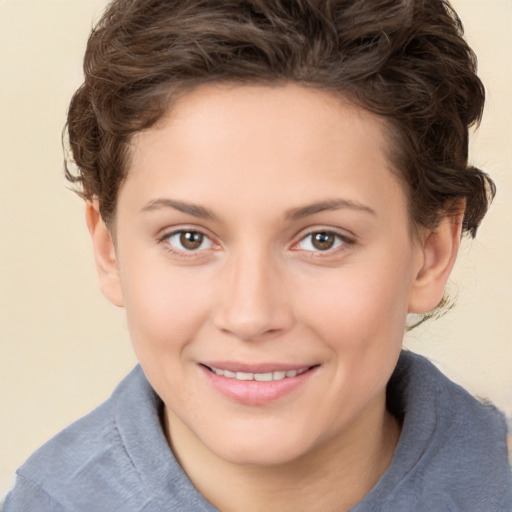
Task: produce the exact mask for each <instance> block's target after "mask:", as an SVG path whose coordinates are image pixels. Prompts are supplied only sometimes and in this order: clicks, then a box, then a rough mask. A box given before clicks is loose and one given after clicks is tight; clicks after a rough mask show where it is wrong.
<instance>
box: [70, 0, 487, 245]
mask: <svg viewBox="0 0 512 512" xmlns="http://www.w3.org/2000/svg"><path fill="white" fill-rule="evenodd" d="M84 72H85V80H84V83H83V85H82V86H81V87H80V88H79V89H78V90H77V91H76V93H75V95H74V96H73V99H72V101H71V105H70V108H69V113H68V121H67V129H68V136H69V145H70V149H71V158H68V161H67V163H66V177H67V179H68V180H70V181H71V182H72V183H74V184H75V186H76V189H77V191H78V192H79V193H80V194H81V195H82V197H84V198H85V199H91V198H93V197H95V198H97V199H98V200H99V205H100V213H101V215H102V218H103V219H104V221H105V222H106V223H107V225H112V223H113V221H114V219H115V210H116V199H117V195H118V191H119V188H120V186H121V184H122V182H123V180H124V179H125V177H126V173H127V168H128V167H129V165H128V164H129V143H130V140H131V137H132V136H133V134H135V133H136V132H139V131H141V130H145V129H147V128H149V127H151V126H152V125H154V124H155V123H156V122H157V121H158V120H159V119H160V118H161V117H162V116H163V115H164V114H165V112H166V111H167V109H168V108H169V107H170V106H171V105H172V103H173V102H174V101H176V100H177V99H178V98H179V97H180V96H181V95H182V94H186V93H187V92H189V91H191V90H193V89H194V88H196V87H198V86H199V85H202V84H205V83H211V82H229V83H233V84H240V85H243V84H263V85H266V84H268V85H279V84H286V83H288V82H293V83H298V84H301V85H303V86H305V87H314V88H318V89H321V90H325V91H329V92H332V93H335V94H339V95H341V96H343V97H344V98H348V99H349V100H350V101H352V102H353V103H355V104H357V105H358V106H360V107H363V108H365V109H367V110H369V111H371V112H373V113H376V114H378V115H379V116H382V117H383V118H384V119H385V122H386V126H387V130H388V136H389V141H390V150H389V158H390V160H391V163H392V164H393V167H394V169H395V171H394V172H396V173H397V175H398V176H399V177H400V179H401V180H402V182H403V184H404V187H405V190H406V192H407V193H408V198H409V214H410V219H411V220H412V225H413V226H416V227H418V226H425V227H428V228H433V227H435V226H436V224H437V223H438V222H439V220H440V219H441V218H442V217H443V216H445V215H447V214H450V213H453V211H454V210H456V209H457V208H459V209H460V205H461V204H465V210H464V221H463V230H464V231H465V232H467V233H469V234H470V235H471V236H474V235H475V233H476V230H477V228H478V225H479V223H480V221H481V219H482V218H483V216H484V215H485V212H486V210H487V208H488V205H489V202H490V200H492V197H493V196H494V193H495V186H494V183H493V182H492V180H491V179H490V178H489V177H488V176H487V174H486V173H484V172H483V171H481V170H479V169H477V168H475V167H472V166H470V165H468V128H469V127H471V126H472V125H474V124H476V123H478V122H479V121H480V119H481V115H482V110H483V105H484V98H485V91H484V87H483V85H482V83H481V81H480V80H479V78H478V77H477V75H476V57H475V54H474V52H473V51H472V50H471V48H470V47H469V46H468V44H467V43H466V41H465V40H464V37H463V27H462V24H461V21H460V19H459V17H458V16H457V14H456V13H455V11H454V10H453V9H452V7H451V6H450V5H449V3H448V2H447V1H445V0H114V1H113V2H112V3H111V4H110V5H109V7H108V8H107V10H106V12H105V13H104V15H103V17H102V18H101V20H100V21H99V23H98V24H97V26H96V27H95V28H94V29H93V31H92V33H91V36H90V38H89V41H88V45H87V51H86V54H85V60H84Z"/></svg>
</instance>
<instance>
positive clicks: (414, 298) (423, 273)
mask: <svg viewBox="0 0 512 512" xmlns="http://www.w3.org/2000/svg"><path fill="white" fill-rule="evenodd" d="M462 220H463V214H462V213H460V214H456V215H450V216H446V217H445V218H444V219H443V220H442V221H441V222H440V223H439V226H437V228H436V229H435V230H434V231H432V232H431V233H429V234H428V235H426V236H425V239H424V240H423V241H422V247H421V260H420V265H418V266H419V269H418V270H417V272H416V275H415V276H414V281H413V283H412V288H411V292H410V294H409V304H408V311H409V313H426V312H427V311H431V310H432V309H434V308H435V307H436V306H437V305H438V304H439V303H440V302H441V300H442V298H443V295H444V290H445V287H446V283H447V281H448V278H449V276H450V273H451V271H452V269H453V265H454V264H455V259H456V258H457V252H458V250H459V246H460V240H461V230H462Z"/></svg>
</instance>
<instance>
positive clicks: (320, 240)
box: [297, 231, 347, 252]
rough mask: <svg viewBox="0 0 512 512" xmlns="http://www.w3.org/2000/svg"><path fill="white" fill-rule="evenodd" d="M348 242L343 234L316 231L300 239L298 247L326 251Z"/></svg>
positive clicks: (306, 249)
mask: <svg viewBox="0 0 512 512" xmlns="http://www.w3.org/2000/svg"><path fill="white" fill-rule="evenodd" d="M346 243H347V240H346V239H345V238H344V237H343V236H341V235H340V234H338V233H335V232H333V231H314V232H313V233H309V234H308V235H306V236H305V237H304V238H303V239H302V240H300V241H299V243H298V244H297V248H298V249H300V250H303V251H314V252H318V251H321V252H325V251H329V250H332V249H337V248H338V247H341V246H342V245H344V244H346Z"/></svg>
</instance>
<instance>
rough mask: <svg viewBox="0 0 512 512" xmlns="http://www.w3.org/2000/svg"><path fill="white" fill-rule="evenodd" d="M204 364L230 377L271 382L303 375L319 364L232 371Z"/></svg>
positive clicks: (217, 373)
mask: <svg viewBox="0 0 512 512" xmlns="http://www.w3.org/2000/svg"><path fill="white" fill-rule="evenodd" d="M203 366H204V367H205V368H206V369H207V370H209V371H210V372H212V373H214V374H215V375H219V376H222V377H227V378H228V379H236V380H240V381H251V380H255V381H258V382H271V381H279V380H283V379H290V378H293V377H297V376H298V375H302V374H303V373H304V372H307V371H308V370H311V369H312V368H314V367H316V366H318V365H313V366H305V367H302V368H297V369H292V370H273V371H265V372H248V371H232V370H227V369H223V368H217V367H215V366H208V365H205V364H204V365H203Z"/></svg>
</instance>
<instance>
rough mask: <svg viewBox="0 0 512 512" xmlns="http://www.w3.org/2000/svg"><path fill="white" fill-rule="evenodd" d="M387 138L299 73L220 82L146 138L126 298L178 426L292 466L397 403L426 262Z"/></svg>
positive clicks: (238, 453) (123, 229) (133, 202)
mask: <svg viewBox="0 0 512 512" xmlns="http://www.w3.org/2000/svg"><path fill="white" fill-rule="evenodd" d="M386 144H387V142H386V137H385V130H384V128H383V125H382V122H381V121H380V120H379V118H377V117H375V116H373V115H372V114H369V113H367V112H365V111H363V110H361V109H359V108H357V107H355V106H352V105H350V104H348V103H344V102H343V101H341V100H340V99H339V98H338V99H337V98H334V97H333V96H331V95H330V94H329V93H327V92H321V91H317V90H311V89H306V88H302V87H300V86H295V85H286V86H281V87H274V88H271V87H264V86H250V87H249V86H244V87H234V86H233V87H227V86H204V87H201V88H199V89H197V90H195V91H194V92H192V93H189V94H188V95H187V96H185V97H183V98H182V99H181V100H180V101H179V102H178V103H176V104H175V105H174V106H173V109H172V112H170V113H169V115H168V116H167V117H166V118H164V119H163V120H162V121H161V122H160V123H159V124H158V126H156V127H154V128H153V129H151V130H148V131H146V132H143V133H140V134H138V135H137V136H136V137H135V138H134V140H133V144H132V147H131V156H132V158H131V162H130V167H129V171H128V176H127V179H126V181H125V183H124V184H123V186H122V188H121V190H120V193H119V199H118V207H117V217H116V226H115V240H116V247H115V254H116V256H115V257H116V268H117V270H118V272H119V277H118V279H119V287H120V291H119V297H120V298H119V300H118V302H120V303H121V302H122V305H123V306H124V307H125V308H126V314H127V319H128V325H129V331H130V335H131V339H132V342H133V346H134V348H135V352H136V354H137V357H138V359H139V361H140V363H141V365H142V367H143V369H144V371H145V373H146V375H147V377H148V379H149V381H150V382H151V384H152V385H153V387H154V389H155V390H156V391H157V393H158V394H159V395H160V397H161V398H162V399H163V401H164V403H165V405H166V414H167V418H168V422H169V425H170V430H171V432H172V431H173V429H176V430H180V429H181V431H186V432H188V433H189V434H190V435H192V436H193V438H194V439H196V440H197V442H198V443H199V444H200V445H201V446H202V447H204V448H205V449H207V450H208V451H209V452H211V453H213V454H215V456H217V457H221V458H222V459H224V460H228V461H231V462H235V463H250V464H279V463H284V462H287V461H292V460H294V459H296V458H298V457H301V456H303V455H306V454H308V453H312V452H314V451H315V450H318V449H320V447H321V446H326V445H329V444H330V443H335V442H338V441H340V440H342V439H343V438H344V436H345V437H346V436H347V435H348V432H349V431H351V429H353V427H354V425H358V429H359V431H365V430H366V431H368V428H369V425H367V424H365V422H367V423H368V422H371V421H375V418H376V417H377V416H378V415H379V414H381V413H382V411H383V408H384V401H385V386H386V382H387V380H388V379H389V377H390V375H391V373H392V371H393V368H394V366H395V364H396V360H397V358H398V355H399V352H400V349H401V343H402V337H403V333H404V325H405V320H406V314H407V311H408V305H409V302H410V300H411V295H412V294H413V289H414V283H415V277H416V275H417V274H418V272H419V269H420V268H421V266H422V263H423V253H422V250H421V249H420V248H419V247H418V246H417V245H416V244H415V243H413V241H412V240H411V238H410V235H409V232H410V230H409V223H408V217H407V205H406V196H405V194H404V191H403V189H402V186H401V185H400V183H399V181H398V179H397V178H396V176H395V175H394V174H393V173H392V171H391V170H390V168H389V162H388V159H387V157H386Z"/></svg>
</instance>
